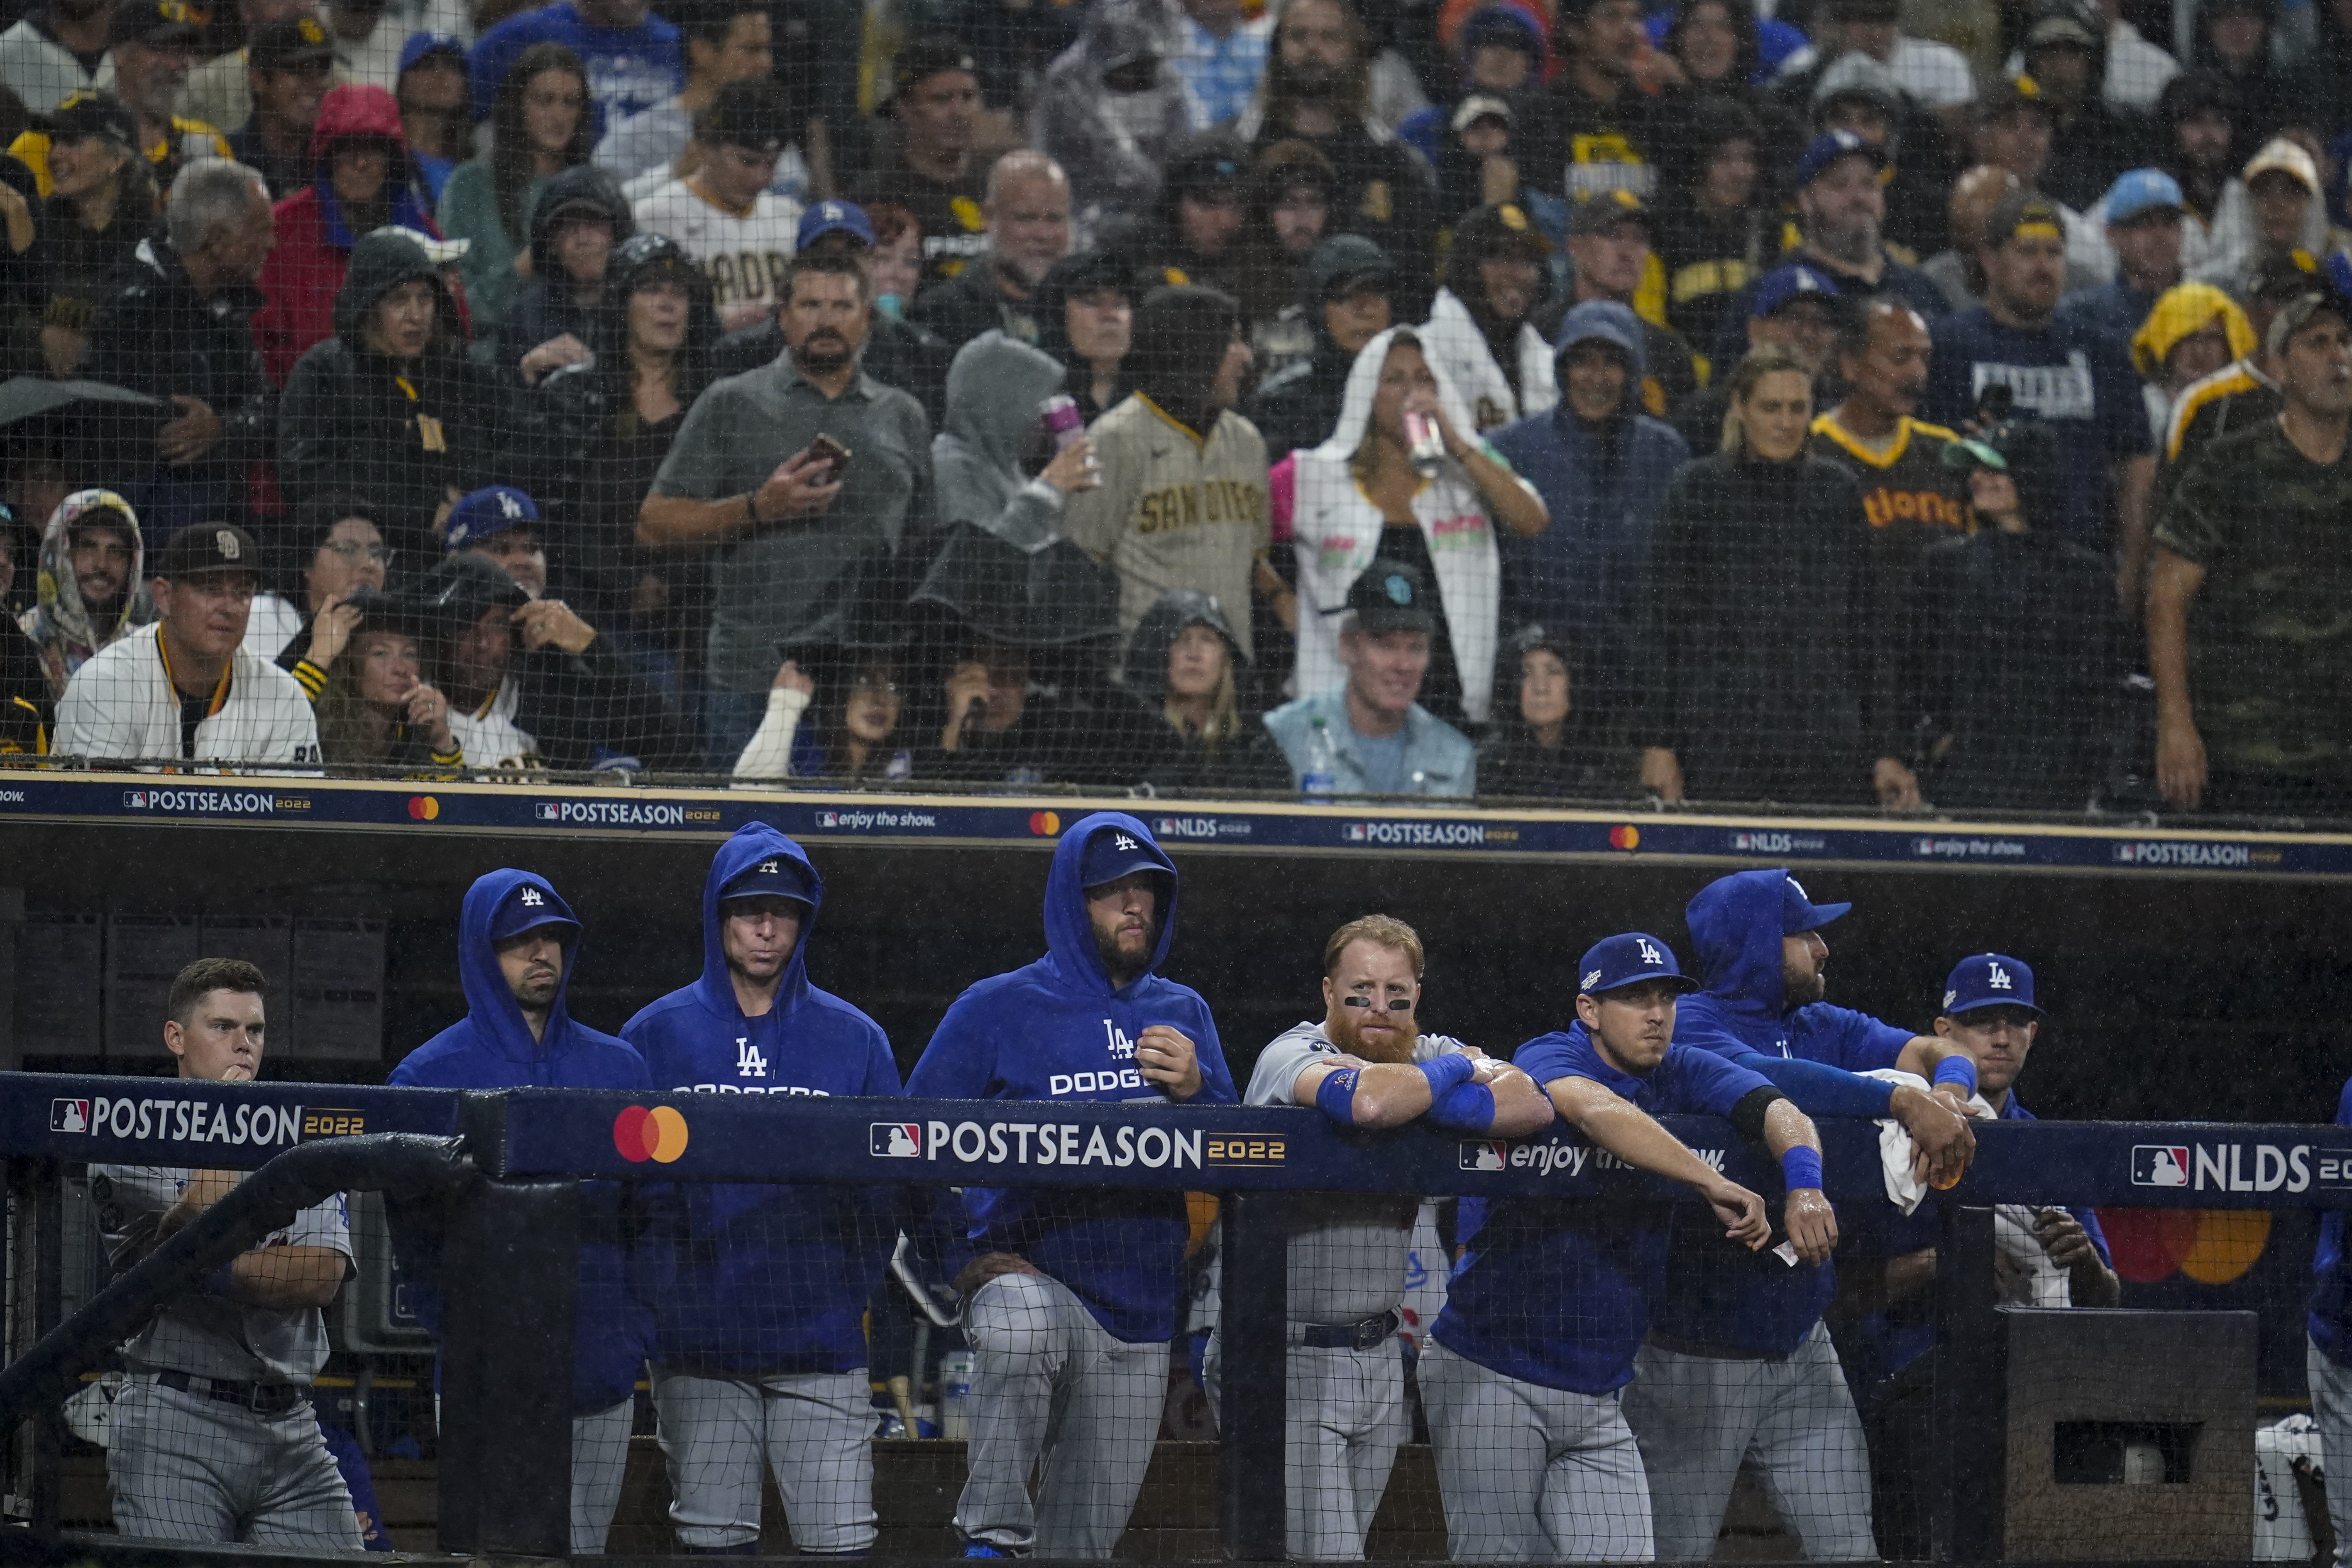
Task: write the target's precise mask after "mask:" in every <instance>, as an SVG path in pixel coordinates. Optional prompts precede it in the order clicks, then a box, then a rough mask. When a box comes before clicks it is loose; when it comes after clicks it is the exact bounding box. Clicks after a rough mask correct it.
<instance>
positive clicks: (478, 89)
mask: <svg viewBox="0 0 2352 1568" xmlns="http://www.w3.org/2000/svg"><path fill="white" fill-rule="evenodd" d="M679 37H680V35H679V33H678V30H677V28H676V27H674V26H671V25H670V24H669V23H667V22H665V21H663V20H662V19H661V18H660V17H659V16H654V15H653V14H651V13H650V12H648V13H647V14H646V18H645V20H644V21H642V22H639V23H638V24H637V25H636V26H634V27H592V26H589V25H588V23H587V22H586V21H585V20H584V19H583V17H582V16H581V15H580V13H579V11H578V10H577V9H575V8H574V7H573V6H572V4H571V0H556V3H555V4H554V5H541V6H539V7H537V8H536V9H533V10H530V11H522V12H518V13H517V14H515V15H514V16H509V17H508V18H507V19H506V20H505V21H503V22H500V23H499V25H498V26H494V27H492V28H491V29H490V30H489V31H488V32H487V33H484V34H483V35H482V36H481V37H480V38H479V39H478V41H477V42H476V43H475V45H474V48H473V52H472V53H471V54H470V55H468V56H467V59H466V83H467V91H468V93H469V94H470V96H471V97H472V99H473V102H474V118H475V119H476V120H477V121H481V120H488V118H489V117H490V108H491V106H492V105H493V104H494V103H496V102H497V101H498V96H499V83H500V82H502V81H504V80H505V79H506V75H507V70H508V68H509V67H511V66H512V65H513V64H514V62H515V57H517V56H518V55H520V54H521V53H522V52H523V50H525V49H527V48H529V47H530V46H531V45H533V44H544V43H556V44H562V45H563V46H564V47H566V48H568V49H570V50H571V51H572V53H573V54H575V55H578V56H579V57H580V63H581V64H582V65H583V67H585V68H586V69H587V72H588V110H589V114H590V115H591V117H592V120H593V123H592V124H591V125H590V127H589V132H588V140H589V142H591V143H592V144H593V143H594V142H600V141H602V140H604V127H605V125H606V123H607V122H609V121H614V120H623V119H626V118H627V117H628V116H630V115H632V114H642V113H644V112H645V111H646V110H648V109H657V108H659V107H660V106H661V105H663V104H665V103H667V102H668V101H669V100H671V99H673V98H675V97H677V95H678V93H680V92H681V91H683V90H684V89H685V87H686V58H685V55H684V54H683V53H682V52H681V51H682V46H681V44H680V43H679Z"/></svg>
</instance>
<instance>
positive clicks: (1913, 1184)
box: [1862, 1068, 2032, 1241]
mask: <svg viewBox="0 0 2352 1568" xmlns="http://www.w3.org/2000/svg"><path fill="white" fill-rule="evenodd" d="M1862 1076H1863V1077H1864V1078H1874V1079H1878V1080H1879V1082H1881V1083H1891V1084H1894V1085H1895V1086H1896V1087H1897V1088H1902V1089H1918V1090H1920V1091H1922V1092H1923V1093H1924V1092H1926V1091H1927V1089H1930V1088H1931V1087H1932V1086H1931V1085H1930V1084H1929V1083H1928V1082H1927V1079H1924V1078H1921V1077H1920V1076H1919V1075H1918V1074H1917V1073H1916V1072H1905V1071H1903V1070H1902V1069H1900V1068H1874V1069H1873V1070H1871V1071H1869V1072H1866V1073H1864V1074H1863V1075H1862ZM1969 1115H1970V1116H1972V1117H1976V1118H1979V1119H1980V1120H1984V1121H1990V1120H1992V1119H1993V1110H1992V1107H1991V1106H1990V1105H1988V1104H1986V1103H1985V1098H1984V1096H1982V1095H1980V1094H1979V1095H1972V1096H1970V1097H1969ZM1918 1157H1919V1145H1918V1144H1917V1143H1916V1142H1914V1141H1913V1139H1912V1137H1911V1134H1910V1133H1909V1132H1907V1131H1905V1130H1904V1127H1903V1123H1901V1122H1900V1121H1895V1119H1894V1118H1893V1117H1891V1116H1890V1117H1887V1118H1885V1119H1884V1120H1882V1121H1880V1122H1879V1124H1878V1163H1879V1164H1880V1165H1881V1166H1883V1167H1884V1168H1885V1173H1886V1201H1887V1202H1888V1203H1890V1204H1893V1205H1895V1207H1896V1208H1898V1209H1900V1210H1902V1211H1903V1212H1904V1213H1905V1214H1906V1215H1907V1214H1910V1213H1911V1212H1912V1211H1914V1210H1915V1209H1916V1208H1917V1207H1918V1206H1919V1204H1920V1202H1921V1200H1922V1199H1924V1198H1926V1197H1927V1184H1926V1183H1925V1182H1922V1181H1921V1180H1919V1178H1918V1177H1916V1176H1915V1175H1913V1174H1912V1173H1911V1169H1912V1163H1913V1162H1915V1161H1916V1160H1917V1159H1918ZM2021 1212H2024V1213H2027V1214H2029V1215H2030V1214H2031V1213H2032V1211H2031V1210H2025V1211H2021ZM2029 1225H2030V1222H2029ZM2026 1239H2028V1240H2029V1241H2030V1240H2032V1235H2031V1234H2030V1232H2029V1234H2028V1236H2027V1238H2026Z"/></svg>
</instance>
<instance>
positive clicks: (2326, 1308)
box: [2305, 1081, 2352, 1366]
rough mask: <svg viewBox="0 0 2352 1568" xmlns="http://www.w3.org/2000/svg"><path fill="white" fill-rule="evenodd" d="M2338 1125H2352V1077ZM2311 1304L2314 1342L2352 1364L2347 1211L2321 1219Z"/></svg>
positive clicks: (2339, 1101) (2339, 1103) (2340, 1100)
mask: <svg viewBox="0 0 2352 1568" xmlns="http://www.w3.org/2000/svg"><path fill="white" fill-rule="evenodd" d="M2336 1126H2338V1127H2352V1081H2347V1083H2346V1084H2345V1085H2344V1092H2343V1093H2342V1094H2340V1095H2338V1096H2337V1097H2336ZM2311 1272H2312V1279H2313V1283H2312V1289H2311V1305H2310V1309H2309V1310H2308V1312H2307V1313H2306V1315H2305V1327H2306V1328H2307V1329H2308V1331H2309V1332H2310V1334H2311V1342H2312V1343H2313V1344H2315V1345H2317V1346H2318V1347H2319V1349H2320V1352H2321V1353H2322V1354H2324V1355H2326V1357H2327V1359H2328V1360H2330V1361H2332V1362H2334V1363H2336V1364H2337V1365H2338V1366H2352V1256H2347V1252H2346V1250H2345V1247H2344V1211H2343V1210H2342V1209H2329V1210H2328V1211H2327V1212H2326V1214H2325V1215H2321V1216H2320V1220H2319V1247H2318V1250H2317V1251H2315V1253H2313V1255H2312V1258H2311Z"/></svg>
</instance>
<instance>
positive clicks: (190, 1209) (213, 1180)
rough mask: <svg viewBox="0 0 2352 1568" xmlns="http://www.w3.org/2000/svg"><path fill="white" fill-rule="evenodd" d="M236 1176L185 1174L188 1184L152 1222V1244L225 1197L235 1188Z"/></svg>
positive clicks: (169, 1237)
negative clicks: (153, 1224)
mask: <svg viewBox="0 0 2352 1568" xmlns="http://www.w3.org/2000/svg"><path fill="white" fill-rule="evenodd" d="M238 1174H239V1173H237V1172H236V1171H191V1172H189V1173H188V1184H187V1185H186V1186H184V1187H183V1188H182V1189H180V1195H179V1196H178V1197H177V1198H175V1199H173V1203H172V1206H171V1207H170V1208H167V1209H165V1210H164V1211H163V1214H162V1215H160V1216H158V1217H157V1219H156V1221H155V1241H154V1245H155V1246H157V1247H160V1246H162V1245H163V1243H164V1242H165V1241H168V1240H169V1239H171V1237H173V1236H174V1235H176V1234H177V1233H178V1232H179V1231H180V1230H181V1229H182V1228H183V1227H184V1226H186V1225H187V1224H188V1223H189V1222H190V1221H192V1220H194V1218H195V1217H196V1216H197V1215H200V1214H202V1213H204V1212H205V1210H206V1209H208V1208H210V1207H212V1206H213V1205H215V1204H216V1203H218V1202H220V1201H221V1199H223V1198H225V1197H226V1196H227V1195H228V1191H229V1189H230V1188H231V1187H234V1186H236V1183H237V1177H238Z"/></svg>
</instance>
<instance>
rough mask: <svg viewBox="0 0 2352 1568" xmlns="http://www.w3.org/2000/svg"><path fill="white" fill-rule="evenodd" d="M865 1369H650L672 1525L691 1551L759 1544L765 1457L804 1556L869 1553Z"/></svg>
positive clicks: (870, 1418) (870, 1421)
mask: <svg viewBox="0 0 2352 1568" xmlns="http://www.w3.org/2000/svg"><path fill="white" fill-rule="evenodd" d="M870 1395H871V1388H870V1386H869V1385H868V1384H867V1383H866V1369H865V1368H864V1367H859V1368H857V1369H856V1370H855V1371H853V1372H813V1373H771V1374H769V1375H768V1376H765V1377H698V1376H695V1375H693V1374H692V1373H683V1372H671V1371H668V1370H667V1369H666V1368H662V1367H658V1366H657V1367H656V1368H654V1412H655V1414H656V1415H657V1416H658V1417H659V1419H660V1427H661V1447H662V1455H663V1457H664V1458H666V1459H667V1461H668V1465H669V1488H670V1498H671V1501H670V1505H669V1517H670V1522H671V1523H672V1524H674V1525H676V1526H677V1539H678V1543H679V1544H680V1545H683V1546H691V1547H695V1548H698V1549H709V1548H711V1547H728V1546H742V1545H745V1544H748V1543H750V1542H756V1541H758V1540H759V1539H760V1462H761V1456H762V1455H765V1456H766V1458H767V1463H768V1466H769V1468H771V1469H772V1470H773V1471H774V1472H775V1476H776V1495H777V1496H778V1497H780V1498H782V1500H783V1504H784V1523H785V1525H786V1527H787V1528H789V1529H790V1530H791V1531H792V1535H793V1546H794V1547H796V1548H797V1549H799V1550H800V1551H801V1552H803V1553H806V1552H864V1551H866V1549H867V1548H868V1547H871V1546H872V1545H873V1544H874V1533H875V1532H874V1450H873V1447H872V1446H871V1439H872V1437H873V1435H874V1410H873V1404H872V1400H871V1397H870Z"/></svg>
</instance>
